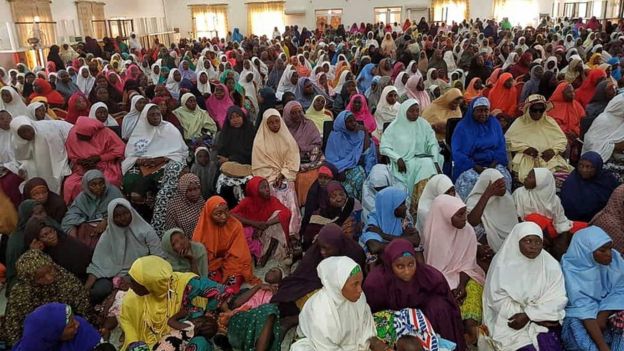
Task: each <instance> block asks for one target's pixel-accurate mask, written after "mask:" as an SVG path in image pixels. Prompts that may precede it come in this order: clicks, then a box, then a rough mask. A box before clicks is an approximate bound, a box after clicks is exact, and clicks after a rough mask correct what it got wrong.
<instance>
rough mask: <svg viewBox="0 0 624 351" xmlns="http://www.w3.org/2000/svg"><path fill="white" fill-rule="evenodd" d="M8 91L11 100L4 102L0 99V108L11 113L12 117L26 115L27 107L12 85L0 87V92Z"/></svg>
mask: <svg viewBox="0 0 624 351" xmlns="http://www.w3.org/2000/svg"><path fill="white" fill-rule="evenodd" d="M5 91H8V92H9V93H10V94H11V102H9V103H6V102H4V100H1V99H0V110H5V111H7V112H9V113H10V114H11V116H12V117H13V118H15V117H18V116H27V115H28V107H27V106H26V104H25V103H24V100H23V99H22V97H21V96H20V95H19V94H18V93H17V91H15V89H13V88H12V87H2V88H0V93H2V92H5Z"/></svg>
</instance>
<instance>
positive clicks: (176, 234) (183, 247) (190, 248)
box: [162, 228, 208, 277]
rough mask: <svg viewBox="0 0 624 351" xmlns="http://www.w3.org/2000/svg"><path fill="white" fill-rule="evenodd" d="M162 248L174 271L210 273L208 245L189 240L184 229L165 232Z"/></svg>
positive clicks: (199, 273) (202, 274)
mask: <svg viewBox="0 0 624 351" xmlns="http://www.w3.org/2000/svg"><path fill="white" fill-rule="evenodd" d="M162 250H163V252H164V253H165V259H166V260H167V261H168V262H169V263H170V264H171V267H173V271H174V272H182V273H186V272H193V273H195V274H198V275H199V276H202V277H204V276H207V275H208V254H207V252H206V247H205V246H204V245H203V244H201V243H198V242H195V241H191V240H189V239H188V238H187V237H186V235H184V232H183V231H182V229H180V228H172V229H169V230H167V231H166V232H165V234H163V237H162Z"/></svg>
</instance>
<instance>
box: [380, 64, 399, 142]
mask: <svg viewBox="0 0 624 351" xmlns="http://www.w3.org/2000/svg"><path fill="white" fill-rule="evenodd" d="M400 76H401V75H399V77H400ZM393 91H394V92H395V93H397V98H398V96H401V95H400V94H399V92H398V90H397V89H396V88H395V87H394V86H392V85H389V86H387V87H385V88H384V89H383V91H382V92H381V97H380V98H379V102H378V103H377V108H376V109H375V123H376V124H377V131H378V133H379V132H381V131H382V130H383V127H384V124H386V123H388V122H392V121H394V119H395V118H396V117H397V114H398V113H399V107H400V106H401V104H400V103H399V102H398V101H395V103H394V105H390V104H389V103H388V101H387V98H388V94H390V93H391V92H393ZM397 100H398V99H397ZM379 134H381V133H379Z"/></svg>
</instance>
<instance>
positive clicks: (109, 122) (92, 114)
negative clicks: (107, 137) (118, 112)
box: [89, 102, 119, 127]
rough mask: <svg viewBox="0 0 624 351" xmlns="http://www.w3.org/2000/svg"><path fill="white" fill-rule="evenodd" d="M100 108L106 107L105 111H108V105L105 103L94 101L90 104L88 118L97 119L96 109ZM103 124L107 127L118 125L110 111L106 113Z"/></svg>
mask: <svg viewBox="0 0 624 351" xmlns="http://www.w3.org/2000/svg"><path fill="white" fill-rule="evenodd" d="M100 108H104V109H106V113H108V106H107V105H106V104H105V103H103V102H96V103H95V104H93V105H92V106H91V109H90V110H89V118H91V119H95V120H97V117H96V116H95V115H96V112H97V110H98V109H100ZM104 125H105V126H107V127H119V123H117V121H116V120H115V118H113V116H111V115H110V113H108V118H107V119H106V122H104Z"/></svg>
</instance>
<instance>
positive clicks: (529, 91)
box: [520, 65, 544, 101]
mask: <svg viewBox="0 0 624 351" xmlns="http://www.w3.org/2000/svg"><path fill="white" fill-rule="evenodd" d="M540 69H541V70H542V75H538V72H537V71H538V70H540ZM543 73H544V67H542V66H540V65H535V66H533V68H531V75H530V78H529V80H528V81H526V82H525V83H524V86H523V87H522V91H521V92H520V101H525V100H526V98H527V97H529V95H533V94H537V93H538V91H539V85H540V81H541V76H543Z"/></svg>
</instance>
